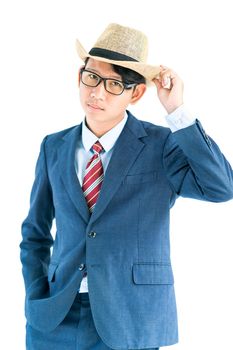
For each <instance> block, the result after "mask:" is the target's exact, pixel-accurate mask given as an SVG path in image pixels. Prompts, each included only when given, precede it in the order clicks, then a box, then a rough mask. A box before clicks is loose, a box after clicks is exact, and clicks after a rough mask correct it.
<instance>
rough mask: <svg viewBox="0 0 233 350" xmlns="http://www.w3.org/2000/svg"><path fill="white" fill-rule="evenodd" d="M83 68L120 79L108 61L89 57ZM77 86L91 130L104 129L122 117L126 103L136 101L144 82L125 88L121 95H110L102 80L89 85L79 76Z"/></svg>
mask: <svg viewBox="0 0 233 350" xmlns="http://www.w3.org/2000/svg"><path fill="white" fill-rule="evenodd" d="M85 69H88V70H89V71H91V72H93V73H97V74H98V75H100V76H101V77H103V78H111V79H117V80H120V81H122V78H121V76H120V75H118V74H117V73H115V72H114V70H113V67H112V65H111V64H109V63H105V62H100V61H96V60H94V59H92V58H90V59H89V60H88V62H87V65H86V67H85ZM79 88H80V89H79V95H80V102H81V105H82V108H83V110H84V112H85V115H86V122H87V124H88V126H89V127H90V128H91V129H92V130H95V128H97V127H98V129H99V128H101V127H102V128H103V129H104V130H106V131H108V130H110V129H111V128H113V127H114V126H115V125H116V124H118V123H119V122H120V121H121V120H122V119H123V117H124V114H125V110H126V108H127V107H128V105H129V104H133V103H136V102H137V101H138V100H139V99H140V98H141V96H142V95H143V93H144V91H145V89H146V87H145V85H144V84H140V85H138V86H136V88H135V89H133V88H132V89H129V90H126V89H125V90H124V91H123V93H122V94H121V95H112V94H110V93H109V92H107V91H106V90H105V88H104V83H103V81H102V82H101V83H100V84H99V85H98V86H96V87H89V86H86V85H84V84H83V83H82V82H81V80H80V76H79Z"/></svg>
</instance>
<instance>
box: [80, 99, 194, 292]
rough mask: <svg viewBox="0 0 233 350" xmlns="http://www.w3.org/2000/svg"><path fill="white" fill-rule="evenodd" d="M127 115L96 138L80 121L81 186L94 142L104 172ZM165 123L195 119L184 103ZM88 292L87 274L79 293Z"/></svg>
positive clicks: (188, 122)
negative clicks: (99, 148)
mask: <svg viewBox="0 0 233 350" xmlns="http://www.w3.org/2000/svg"><path fill="white" fill-rule="evenodd" d="M127 118H128V115H127V113H125V116H124V118H123V119H122V120H121V121H120V123H119V124H117V125H116V126H115V127H114V128H112V129H111V130H109V131H108V132H107V133H106V134H104V135H103V136H102V137H100V138H98V137H97V136H96V135H95V134H93V133H92V132H91V130H90V129H88V127H87V126H86V123H85V120H84V121H83V123H82V138H81V139H80V141H79V142H78V144H77V149H76V154H75V169H76V173H77V176H78V180H79V182H80V185H81V186H82V183H83V178H84V173H85V169H86V165H87V163H88V161H89V160H90V158H91V157H92V155H93V151H92V150H91V148H92V146H93V145H94V143H95V142H96V141H97V140H99V142H100V143H101V145H102V146H103V148H104V152H102V153H101V154H100V157H101V161H102V164H103V169H104V174H105V172H106V169H107V166H108V164H109V161H110V159H111V156H112V152H113V148H114V145H115V143H116V141H117V139H118V137H119V136H120V133H121V132H122V130H123V128H124V126H125V123H126V121H127ZM166 120H167V123H168V125H169V127H170V129H171V131H172V132H175V131H177V130H180V129H183V128H186V127H188V126H190V125H192V124H194V123H195V119H194V118H192V116H191V115H190V113H189V112H188V111H187V110H186V108H185V107H184V105H182V106H180V107H179V108H177V109H176V110H175V111H174V112H172V113H171V114H169V115H167V116H166ZM87 292H88V280H87V276H85V277H83V279H82V282H81V285H80V290H79V293H87Z"/></svg>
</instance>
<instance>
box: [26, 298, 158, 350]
mask: <svg viewBox="0 0 233 350" xmlns="http://www.w3.org/2000/svg"><path fill="white" fill-rule="evenodd" d="M26 328H27V333H26V345H27V346H26V348H27V350H55V349H56V350H112V349H111V348H109V347H108V346H107V345H105V344H104V343H103V341H102V340H101V339H100V337H99V335H98V333H97V331H96V329H95V325H94V322H93V318H92V313H91V308H90V303H89V297H88V293H80V294H78V295H77V297H76V299H75V302H74V304H73V306H72V308H71V309H70V311H69V313H68V315H67V316H66V318H65V319H64V321H63V322H62V323H61V324H60V325H59V326H58V327H57V328H56V329H55V330H54V331H53V332H51V333H41V332H39V331H37V330H35V329H33V328H32V327H31V326H29V325H27V326H26ZM141 350H145V349H141ZM146 350H158V348H156V349H155V348H153V349H146Z"/></svg>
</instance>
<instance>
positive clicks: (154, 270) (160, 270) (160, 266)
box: [133, 263, 174, 284]
mask: <svg viewBox="0 0 233 350" xmlns="http://www.w3.org/2000/svg"><path fill="white" fill-rule="evenodd" d="M133 281H134V283H135V284H173V283H174V278H173V272H172V267H171V265H170V264H169V263H168V264H166V263H138V264H134V265H133Z"/></svg>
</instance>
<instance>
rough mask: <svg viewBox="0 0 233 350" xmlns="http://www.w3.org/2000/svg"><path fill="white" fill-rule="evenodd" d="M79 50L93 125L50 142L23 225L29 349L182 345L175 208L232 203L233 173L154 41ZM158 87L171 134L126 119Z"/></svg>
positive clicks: (123, 40) (120, 31)
mask: <svg viewBox="0 0 233 350" xmlns="http://www.w3.org/2000/svg"><path fill="white" fill-rule="evenodd" d="M77 49H78V53H79V56H80V57H81V58H82V59H83V61H84V66H82V67H81V69H80V71H79V91H80V101H81V105H82V107H83V110H84V113H85V119H84V121H83V123H81V124H80V125H78V126H76V127H73V128H70V129H67V130H64V131H61V132H58V133H56V134H52V135H49V136H47V137H46V138H45V139H44V140H43V142H42V145H41V151H40V155H39V159H38V162H37V167H36V176H35V182H34V185H33V188H32V193H31V205H30V210H29V213H28V216H27V218H26V219H25V221H24V223H23V226H22V235H23V240H22V243H21V261H22V264H23V274H24V280H25V286H26V317H27V349H30V350H45V349H46V350H50V349H53V350H54V349H56V350H60V349H66V350H71V349H72V350H74V349H79V350H94V349H96V350H97V349H99V350H103V349H158V348H159V347H162V346H166V345H171V344H174V343H176V342H177V341H178V334H177V333H178V332H177V316H176V303H175V295H174V287H173V284H174V279H173V272H172V267H171V261H170V249H169V211H170V208H171V207H172V206H173V205H174V203H175V200H176V199H177V197H178V196H183V197H190V198H195V199H199V200H206V201H212V202H221V201H227V200H230V199H232V198H233V171H232V168H231V167H230V165H229V163H228V162H227V160H226V159H225V158H224V156H223V155H222V153H221V152H220V150H219V148H218V146H217V145H216V144H215V142H214V141H213V140H212V139H210V138H209V137H208V136H207V135H206V134H205V132H204V130H203V128H202V126H201V124H200V122H199V121H198V120H195V119H192V118H191V119H190V117H189V116H188V115H187V113H186V112H185V109H184V106H183V83H182V81H181V79H180V78H179V76H178V75H177V74H176V73H175V72H174V71H173V70H171V69H169V68H167V67H164V66H159V67H158V66H150V65H148V64H146V55H147V40H146V37H145V35H144V34H143V33H141V32H139V31H137V30H135V29H132V28H127V27H123V26H120V25H118V24H110V25H109V26H108V27H107V28H106V30H105V31H104V33H103V34H102V35H101V36H100V37H99V39H98V40H97V42H96V44H95V45H94V47H93V48H92V49H91V50H90V52H89V53H87V52H86V51H85V50H84V48H83V47H82V46H81V44H80V43H79V42H78V41H77ZM152 82H154V84H155V85H156V88H157V93H158V97H159V100H160V101H161V103H162V105H163V106H164V107H165V109H166V111H167V113H168V116H167V122H168V125H169V128H164V127H161V126H156V125H153V124H151V123H148V122H142V121H139V120H137V119H136V118H135V117H134V116H133V115H132V114H131V113H130V112H129V111H127V107H128V105H129V104H134V103H136V102H137V101H139V100H140V99H141V97H142V96H143V94H144V92H145V90H146V85H147V84H152ZM54 219H55V220H56V227H57V233H56V236H55V239H54V240H53V238H52V235H51V233H50V230H51V226H52V222H53V220H54ZM51 248H53V249H51Z"/></svg>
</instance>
